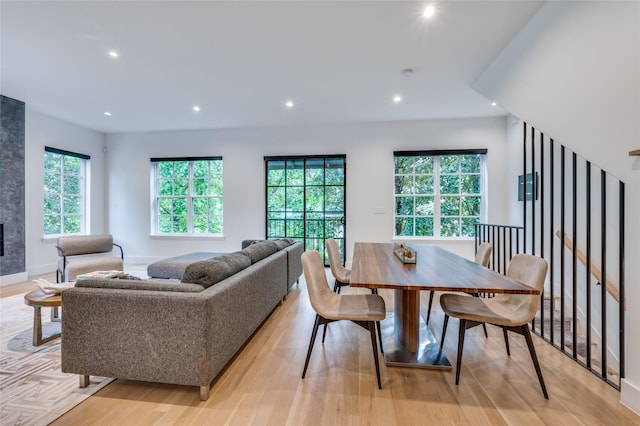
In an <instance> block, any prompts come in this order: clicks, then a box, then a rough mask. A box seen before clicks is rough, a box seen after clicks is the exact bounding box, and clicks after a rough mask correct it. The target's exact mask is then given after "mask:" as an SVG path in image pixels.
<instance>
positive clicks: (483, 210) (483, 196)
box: [392, 153, 489, 242]
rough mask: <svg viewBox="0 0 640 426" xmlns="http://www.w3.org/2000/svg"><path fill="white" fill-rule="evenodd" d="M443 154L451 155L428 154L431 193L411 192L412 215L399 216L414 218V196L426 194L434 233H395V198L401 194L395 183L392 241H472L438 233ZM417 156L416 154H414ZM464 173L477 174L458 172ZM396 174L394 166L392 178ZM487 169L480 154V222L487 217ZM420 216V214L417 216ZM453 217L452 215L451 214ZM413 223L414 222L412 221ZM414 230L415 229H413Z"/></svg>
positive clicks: (483, 157) (484, 155)
mask: <svg viewBox="0 0 640 426" xmlns="http://www.w3.org/2000/svg"><path fill="white" fill-rule="evenodd" d="M445 155H452V154H445V153H443V154H430V155H428V156H431V157H433V159H434V164H433V173H432V175H433V187H434V190H433V194H412V196H413V197H414V200H413V203H414V205H413V208H414V215H413V216H400V217H413V218H414V219H415V218H416V215H415V207H416V206H415V202H416V200H415V197H416V196H427V197H431V196H432V197H433V231H434V235H432V236H426V235H396V234H395V223H396V218H397V216H396V212H395V205H396V203H395V199H396V197H398V196H402V195H398V194H396V193H395V185H394V193H393V200H394V202H393V206H394V208H393V234H392V235H393V236H392V240H393V241H394V242H396V241H405V240H406V241H473V240H474V237H465V236H461V237H443V236H441V235H440V229H441V227H440V219H441V215H440V197H441V196H442V195H441V194H440V185H439V183H440V157H441V156H445ZM453 155H466V154H453ZM397 156H400V157H401V156H402V155H397ZM416 156H418V155H416ZM425 156H427V155H425ZM395 157H396V155H395V154H394V161H395ZM465 174H477V173H459V175H460V176H462V175H465ZM402 175H405V176H416V174H415V173H410V174H402ZM420 175H421V174H418V176H420ZM396 176H398V175H397V174H396V173H395V168H394V173H393V178H394V179H395V177H396ZM487 182H488V169H487V155H486V154H483V155H480V219H479V220H480V223H482V222H484V221H486V217H487V213H488V201H487V199H488V192H489V191H488V185H487ZM451 195H452V196H458V197H462V196H464V195H472V196H475V195H476V194H462V193H460V194H451ZM444 196H447V194H445V195H444ZM419 217H421V216H419ZM452 217H454V216H452ZM458 217H459V218H460V219H462V218H463V216H458ZM414 223H415V222H414ZM414 232H415V229H414Z"/></svg>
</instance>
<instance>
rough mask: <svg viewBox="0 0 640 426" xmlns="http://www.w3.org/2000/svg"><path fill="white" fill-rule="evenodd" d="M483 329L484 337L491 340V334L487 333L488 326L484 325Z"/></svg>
mask: <svg viewBox="0 0 640 426" xmlns="http://www.w3.org/2000/svg"><path fill="white" fill-rule="evenodd" d="M482 329H483V330H484V337H486V338H487V339H488V338H489V333H487V324H482Z"/></svg>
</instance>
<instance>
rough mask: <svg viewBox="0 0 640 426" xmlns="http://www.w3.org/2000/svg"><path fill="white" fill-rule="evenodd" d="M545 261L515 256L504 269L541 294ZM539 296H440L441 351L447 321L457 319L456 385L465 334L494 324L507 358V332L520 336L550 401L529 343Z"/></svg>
mask: <svg viewBox="0 0 640 426" xmlns="http://www.w3.org/2000/svg"><path fill="white" fill-rule="evenodd" d="M547 267H548V265H547V261H546V260H544V259H542V258H540V257H536V256H532V255H530V254H517V255H515V256H513V258H512V259H511V262H510V263H509V267H508V269H507V276H508V277H510V278H512V279H514V280H516V281H519V282H521V283H523V284H526V285H528V286H530V287H532V288H534V289H536V290H540V291H541V290H542V287H543V285H544V280H545V277H546V275H547ZM539 304H540V296H535V295H516V294H497V295H496V296H495V297H491V298H480V297H468V296H464V295H456V294H443V295H442V296H441V297H440V305H441V306H442V310H443V311H444V313H445V316H444V326H443V329H442V339H441V340H440V351H442V345H443V344H444V337H445V334H446V333H447V324H448V323H449V317H454V318H459V319H460V330H459V333H458V357H457V360H456V385H457V384H458V383H459V382H460V367H461V365H462V348H463V345H464V335H465V331H466V330H467V329H469V328H472V327H475V326H477V325H480V324H485V323H486V324H493V325H496V326H498V327H502V331H503V335H504V343H505V345H506V348H507V355H509V356H510V355H511V351H510V349H509V336H508V334H507V333H508V332H509V331H513V332H515V333H518V334H522V335H523V336H524V338H525V340H526V342H527V346H528V348H529V353H530V354H531V360H532V361H533V366H534V367H535V369H536V374H537V375H538V380H539V381H540V387H541V388H542V393H543V394H544V397H545V399H549V395H548V394H547V388H546V387H545V385H544V379H543V378H542V371H541V370H540V364H539V363H538V357H537V356H536V350H535V348H534V346H533V341H532V340H531V332H530V331H529V322H530V321H531V320H532V319H533V317H534V316H535V314H536V312H537V310H538V305H539Z"/></svg>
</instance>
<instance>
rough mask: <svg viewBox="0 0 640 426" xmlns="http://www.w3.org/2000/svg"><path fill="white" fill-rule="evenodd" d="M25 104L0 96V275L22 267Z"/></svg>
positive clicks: (15, 272)
mask: <svg viewBox="0 0 640 426" xmlns="http://www.w3.org/2000/svg"><path fill="white" fill-rule="evenodd" d="M24 120H25V113H24V102H21V101H18V100H15V99H12V98H8V97H6V96H2V95H0V224H2V227H1V228H2V234H3V235H1V236H0V238H2V240H3V241H2V242H0V244H4V250H2V248H0V251H2V252H3V256H0V275H1V276H3V275H12V274H19V273H22V272H25V271H26V267H25V230H24V223H25V207H24V197H25V186H24V165H25V163H24V152H25V145H24Z"/></svg>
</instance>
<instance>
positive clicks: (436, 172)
mask: <svg viewBox="0 0 640 426" xmlns="http://www.w3.org/2000/svg"><path fill="white" fill-rule="evenodd" d="M433 236H434V237H439V236H440V157H439V156H437V155H436V156H434V157H433Z"/></svg>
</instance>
